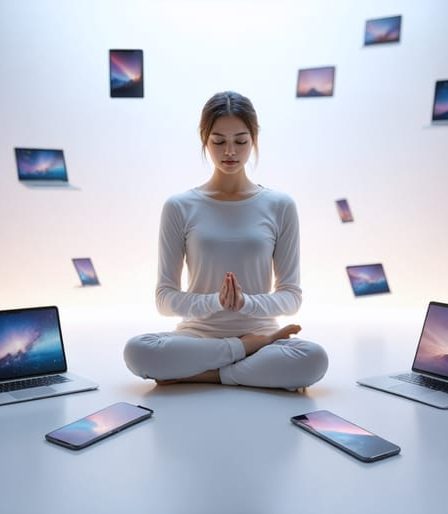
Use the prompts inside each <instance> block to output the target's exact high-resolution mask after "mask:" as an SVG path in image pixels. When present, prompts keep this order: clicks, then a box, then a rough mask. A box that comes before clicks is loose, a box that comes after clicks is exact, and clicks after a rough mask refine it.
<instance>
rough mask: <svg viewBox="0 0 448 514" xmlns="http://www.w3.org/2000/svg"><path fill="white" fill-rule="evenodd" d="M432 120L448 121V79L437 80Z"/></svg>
mask: <svg viewBox="0 0 448 514" xmlns="http://www.w3.org/2000/svg"><path fill="white" fill-rule="evenodd" d="M432 120H433V121H448V80H438V81H437V82H436V90H435V94H434V108H433V111H432Z"/></svg>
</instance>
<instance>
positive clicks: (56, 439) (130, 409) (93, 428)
mask: <svg viewBox="0 0 448 514" xmlns="http://www.w3.org/2000/svg"><path fill="white" fill-rule="evenodd" d="M153 412H154V411H153V410H151V409H149V408H148V407H143V406H141V405H131V404H130V403H126V402H120V403H114V404H113V405H110V406H109V407H106V408H105V409H102V410H100V411H98V412H95V413H94V414H90V415H89V416H86V417H85V418H82V419H79V420H78V421H75V422H74V423H70V424H69V425H65V426H63V427H61V428H58V429H57V430H53V432H50V433H49V434H46V435H45V439H46V440H47V441H50V442H52V443H55V444H60V445H61V446H65V447H66V448H70V449H71V450H80V449H81V448H85V447H86V446H89V445H90V444H93V443H96V442H97V441H100V440H101V439H104V438H106V437H108V436H110V435H112V434H115V433H116V432H119V431H120V430H123V429H125V428H127V427H130V426H131V425H135V424H136V423H139V422H140V421H143V420H145V419H148V418H150V417H151V416H152V414H153Z"/></svg>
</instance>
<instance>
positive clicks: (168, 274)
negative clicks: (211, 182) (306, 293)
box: [156, 188, 302, 337]
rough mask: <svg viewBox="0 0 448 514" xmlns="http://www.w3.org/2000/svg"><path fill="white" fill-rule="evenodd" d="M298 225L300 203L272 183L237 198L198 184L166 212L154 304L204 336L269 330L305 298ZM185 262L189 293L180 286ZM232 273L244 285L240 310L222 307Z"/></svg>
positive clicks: (182, 328) (182, 326) (180, 327)
mask: <svg viewBox="0 0 448 514" xmlns="http://www.w3.org/2000/svg"><path fill="white" fill-rule="evenodd" d="M299 257H300V250H299V223H298V216H297V210H296V206H295V203H294V201H293V200H292V198H290V197H289V196H288V195H286V194H284V193H279V192H276V191H272V190H270V189H267V188H263V189H261V190H260V191H259V192H258V193H256V194H255V195H253V196H251V197H250V198H247V199H245V200H239V201H223V200H216V199H213V198H211V197H209V196H208V195H206V194H205V193H203V192H202V191H200V190H199V189H197V188H195V189H191V190H189V191H186V192H184V193H181V194H178V195H174V196H172V197H170V198H169V199H168V200H167V201H166V203H165V205H164V207H163V210H162V216H161V222H160V234H159V269H158V282H157V288H156V304H157V308H158V310H159V312H160V313H161V314H164V315H167V316H182V317H183V321H182V322H181V323H180V324H179V325H178V326H177V330H179V331H185V332H190V333H193V334H195V335H198V336H200V337H231V336H242V335H244V334H248V333H257V334H263V333H269V332H271V331H274V330H276V329H277V328H278V323H277V322H276V319H275V317H276V316H279V315H291V314H294V313H296V312H297V310H298V309H299V307H300V304H301V301H302V291H301V289H300V267H299ZM184 262H185V264H186V266H187V269H188V290H187V291H181V275H182V269H183V266H184ZM228 271H232V272H234V273H235V274H236V277H237V279H238V281H239V283H240V284H241V286H242V289H243V295H244V305H243V307H242V309H241V310H240V311H238V312H233V311H229V310H224V309H223V307H222V306H221V304H220V302H219V289H220V287H221V285H222V282H223V280H224V276H225V274H226V272H228Z"/></svg>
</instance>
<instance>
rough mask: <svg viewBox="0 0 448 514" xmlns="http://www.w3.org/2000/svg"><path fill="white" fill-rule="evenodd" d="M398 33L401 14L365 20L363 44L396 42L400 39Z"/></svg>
mask: <svg viewBox="0 0 448 514" xmlns="http://www.w3.org/2000/svg"><path fill="white" fill-rule="evenodd" d="M400 34H401V16H390V17H388V18H376V19H374V20H367V21H366V30H365V32H364V45H366V46H368V45H379V44H382V43H397V42H399V41H400Z"/></svg>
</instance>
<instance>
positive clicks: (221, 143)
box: [207, 116, 253, 175]
mask: <svg viewBox="0 0 448 514" xmlns="http://www.w3.org/2000/svg"><path fill="white" fill-rule="evenodd" d="M252 146H253V142H252V138H251V135H250V132H249V129H248V128H247V126H246V124H245V123H244V122H243V121H242V120H241V119H240V118H237V117H236V116H222V117H221V118H218V119H217V120H216V121H215V123H214V125H213V128H212V131H211V133H210V136H209V138H208V142H207V150H208V151H209V153H210V157H211V159H212V161H213V164H214V165H215V168H216V169H217V170H219V171H220V172H222V173H224V174H226V175H235V174H237V173H239V172H240V171H241V170H244V166H245V164H246V162H247V161H248V160H249V157H250V153H251V151H252Z"/></svg>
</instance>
